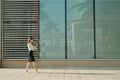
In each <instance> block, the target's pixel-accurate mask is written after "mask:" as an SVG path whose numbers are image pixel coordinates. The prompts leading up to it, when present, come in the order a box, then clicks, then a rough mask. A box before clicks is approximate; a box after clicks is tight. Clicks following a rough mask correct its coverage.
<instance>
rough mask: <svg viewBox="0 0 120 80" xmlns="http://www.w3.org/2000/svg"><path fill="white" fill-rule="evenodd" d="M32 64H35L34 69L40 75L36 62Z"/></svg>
mask: <svg viewBox="0 0 120 80" xmlns="http://www.w3.org/2000/svg"><path fill="white" fill-rule="evenodd" d="M32 63H33V67H34V69H35V71H36V72H37V73H38V70H37V66H36V63H35V62H32Z"/></svg>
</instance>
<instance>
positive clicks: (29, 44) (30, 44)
mask: <svg viewBox="0 0 120 80" xmlns="http://www.w3.org/2000/svg"><path fill="white" fill-rule="evenodd" d="M27 47H28V50H29V51H31V50H32V51H33V50H34V46H33V45H32V43H28V44H27Z"/></svg>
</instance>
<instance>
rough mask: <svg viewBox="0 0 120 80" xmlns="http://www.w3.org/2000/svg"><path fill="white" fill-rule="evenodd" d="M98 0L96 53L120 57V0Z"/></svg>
mask: <svg viewBox="0 0 120 80" xmlns="http://www.w3.org/2000/svg"><path fill="white" fill-rule="evenodd" d="M95 1H96V55H97V58H102V59H118V58H120V0H95Z"/></svg>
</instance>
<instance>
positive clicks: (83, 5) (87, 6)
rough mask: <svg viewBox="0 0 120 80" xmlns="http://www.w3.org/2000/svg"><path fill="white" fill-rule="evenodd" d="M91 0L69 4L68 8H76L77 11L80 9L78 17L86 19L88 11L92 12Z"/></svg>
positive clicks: (88, 15)
mask: <svg viewBox="0 0 120 80" xmlns="http://www.w3.org/2000/svg"><path fill="white" fill-rule="evenodd" d="M91 4H92V0H85V1H84V2H83V1H81V2H79V3H77V4H74V5H72V6H71V8H70V10H73V9H77V10H78V11H80V14H81V13H82V15H81V18H80V19H85V18H86V19H88V18H89V17H91V16H90V13H91V12H92V8H93V7H92V6H91Z"/></svg>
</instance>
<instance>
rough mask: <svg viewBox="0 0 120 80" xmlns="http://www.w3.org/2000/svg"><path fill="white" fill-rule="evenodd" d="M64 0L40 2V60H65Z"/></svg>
mask: <svg viewBox="0 0 120 80" xmlns="http://www.w3.org/2000/svg"><path fill="white" fill-rule="evenodd" d="M64 4H65V3H64V0H40V7H39V10H40V13H39V15H40V16H39V18H40V22H39V24H40V26H39V27H40V33H39V34H40V58H41V59H64V58H65V6H64Z"/></svg>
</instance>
